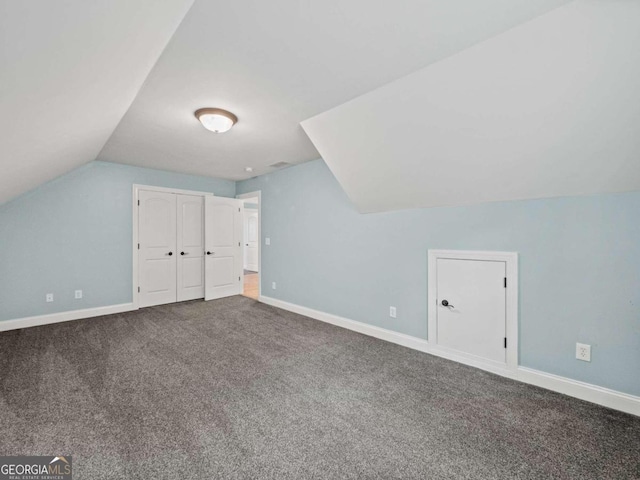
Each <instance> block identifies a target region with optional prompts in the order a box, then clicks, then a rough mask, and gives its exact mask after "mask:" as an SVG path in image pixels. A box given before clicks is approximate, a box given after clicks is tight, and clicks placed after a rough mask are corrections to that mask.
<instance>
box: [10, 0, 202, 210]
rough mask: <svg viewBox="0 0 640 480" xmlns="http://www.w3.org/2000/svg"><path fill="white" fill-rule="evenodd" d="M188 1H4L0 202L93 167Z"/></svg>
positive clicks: (169, 36)
mask: <svg viewBox="0 0 640 480" xmlns="http://www.w3.org/2000/svg"><path fill="white" fill-rule="evenodd" d="M192 2H193V0H163V1H162V2H158V1H155V0H135V1H131V0H65V1H51V0H25V1H21V0H15V1H12V0H0V204H1V203H4V202H5V201H7V200H8V199H10V198H12V197H14V196H16V195H19V194H21V193H23V192H25V191H27V190H30V189H32V188H34V187H36V186H37V185H39V184H41V183H44V182H46V181H48V180H50V179H52V178H54V177H56V176H58V175H61V174H62V173H65V172H67V171H69V170H71V169H73V168H75V167H77V166H79V165H82V164H84V163H87V162H90V161H92V160H95V158H96V156H97V155H98V153H99V152H100V150H101V149H102V147H103V145H104V143H105V142H106V141H107V139H108V138H109V136H110V135H111V134H112V132H113V130H114V129H115V127H116V126H117V125H118V122H119V121H120V119H121V118H122V116H123V115H124V113H125V112H126V111H127V108H128V107H129V106H130V104H131V102H132V101H133V99H134V98H135V96H136V93H137V92H138V90H139V89H140V87H141V86H142V83H143V82H144V80H145V78H146V76H147V75H148V73H149V71H150V70H151V68H152V67H153V65H154V64H155V62H156V60H157V59H158V57H159V56H160V54H161V53H162V50H163V49H164V47H165V46H166V44H167V42H168V41H169V40H170V38H171V36H172V34H173V32H174V31H175V29H176V28H177V27H178V25H179V23H180V21H181V20H182V18H183V17H184V15H185V14H186V12H187V11H188V9H189V7H190V6H191V4H192Z"/></svg>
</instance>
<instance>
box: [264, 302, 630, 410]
mask: <svg viewBox="0 0 640 480" xmlns="http://www.w3.org/2000/svg"><path fill="white" fill-rule="evenodd" d="M259 300H260V302H262V303H265V304H267V305H271V306H273V307H277V308H281V309H283V310H287V311H289V312H293V313H297V314H300V315H304V316H305V317H309V318H313V319H315V320H320V321H321V322H325V323H330V324H332V325H336V326H338V327H342V328H346V329H347V330H352V331H354V332H358V333H362V334H364V335H369V336H371V337H375V338H379V339H381V340H386V341H388V342H391V343H395V344H398V345H402V346H404V347H408V348H411V349H413V350H418V351H421V352H424V353H428V354H431V355H436V356H438V357H442V358H446V359H448V360H453V361H456V362H460V363H464V364H466V365H469V366H472V367H476V368H480V369H482V370H485V371H488V372H491V373H495V374H497V375H500V376H502V377H507V378H511V379H513V380H517V381H520V382H523V383H528V384H531V385H536V386H538V387H542V388H545V389H547V390H552V391H554V392H558V393H562V394H565V395H568V396H570V397H575V398H579V399H581V400H585V401H587V402H591V403H596V404H598V405H602V406H604V407H608V408H612V409H614V410H620V411H622V412H625V413H630V414H632V415H637V416H640V397H638V396H634V395H630V394H627V393H623V392H618V391H616V390H611V389H608V388H604V387H600V386H597V385H593V384H590V383H585V382H580V381H578V380H573V379H570V378H566V377H561V376H558V375H553V374H551V373H546V372H541V371H539V370H534V369H531V368H527V367H516V368H514V369H506V368H504V366H498V367H496V366H494V365H491V364H488V363H486V362H484V361H477V360H475V359H473V358H470V357H469V358H467V357H460V356H459V355H456V354H451V352H449V351H447V349H442V348H441V347H438V346H437V345H433V344H431V343H429V342H427V340H424V339H422V338H417V337H413V336H411V335H406V334H404V333H398V332H394V331H393V330H388V329H386V328H382V327H376V326H374V325H369V324H367V323H363V322H358V321H355V320H350V319H348V318H344V317H340V316H338V315H333V314H330V313H326V312H322V311H319V310H314V309H312V308H308V307H303V306H301V305H296V304H293V303H289V302H285V301H283V300H278V299H276V298H272V297H266V296H263V295H261V296H260V298H259Z"/></svg>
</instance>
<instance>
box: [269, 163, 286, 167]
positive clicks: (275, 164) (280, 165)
mask: <svg viewBox="0 0 640 480" xmlns="http://www.w3.org/2000/svg"><path fill="white" fill-rule="evenodd" d="M287 165H291V164H290V163H289V162H278V163H274V164H273V165H269V166H270V167H272V168H282V167H286V166H287Z"/></svg>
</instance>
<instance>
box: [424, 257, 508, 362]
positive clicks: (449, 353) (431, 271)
mask: <svg viewBox="0 0 640 480" xmlns="http://www.w3.org/2000/svg"><path fill="white" fill-rule="evenodd" d="M439 258H448V259H455V260H482V261H492V262H504V263H505V266H506V270H505V271H506V278H507V284H506V285H507V287H506V302H507V303H506V317H507V318H506V324H505V327H506V329H505V335H506V338H507V353H506V360H507V361H506V364H505V363H499V362H494V361H491V360H487V359H483V358H480V357H475V356H472V355H468V354H465V353H463V352H459V351H456V350H452V349H449V348H446V347H443V346H440V345H438V341H437V339H438V325H437V317H438V313H437V308H438V305H437V301H438V289H437V283H438V282H437V279H438V278H437V276H438V273H437V260H438V259H439ZM427 271H428V279H427V280H428V281H427V289H428V292H427V298H428V307H427V309H428V327H427V328H428V338H429V344H430V345H431V346H432V347H433V349H438V350H439V351H441V352H442V353H443V355H441V356H446V358H449V359H451V360H456V361H459V362H462V363H466V364H469V365H470V364H471V363H469V361H468V360H473V362H474V366H479V364H480V363H484V364H486V367H490V368H484V369H485V370H490V371H495V370H496V369H502V370H507V371H511V372H514V371H515V370H516V369H517V368H518V254H517V253H516V252H490V251H469V250H429V251H428V265H427ZM445 354H446V355H445ZM465 359H467V361H465ZM480 368H482V367H480Z"/></svg>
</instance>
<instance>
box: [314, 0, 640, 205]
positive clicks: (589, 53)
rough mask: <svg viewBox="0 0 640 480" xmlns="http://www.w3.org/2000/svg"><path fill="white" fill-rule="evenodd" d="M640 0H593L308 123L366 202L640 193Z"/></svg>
mask: <svg viewBox="0 0 640 480" xmlns="http://www.w3.org/2000/svg"><path fill="white" fill-rule="evenodd" d="M639 78H640V2H638V1H637V0H618V1H610V0H579V1H577V2H574V3H571V4H569V5H566V6H564V7H561V8H558V9H556V10H554V11H552V12H549V13H547V14H545V15H543V16H540V17H538V18H536V19H534V20H532V21H530V22H528V23H526V24H523V25H521V26H518V27H516V28H513V29H511V30H509V31H507V32H505V33H504V34H502V35H499V36H496V37H493V38H491V39H489V40H487V41H485V42H483V43H480V44H478V45H475V46H473V47H472V48H469V49H467V50H465V51H463V52H461V53H459V54H457V55H454V56H451V57H449V58H447V59H445V60H443V61H441V62H438V63H436V64H433V65H431V66H429V67H427V68H424V69H422V70H420V71H418V72H416V73H414V74H411V75H409V76H407V77H405V78H402V79H400V80H398V81H396V82H393V83H390V84H388V85H386V86H383V87H381V88H379V89H377V90H375V91H372V92H370V93H368V94H366V95H363V96H361V97H359V98H357V99H355V100H353V101H351V102H348V103H346V104H343V105H341V106H339V107H336V108H335V109H333V110H330V111H328V112H325V113H322V114H320V115H318V116H316V117H314V118H311V119H309V120H308V121H305V122H303V126H304V129H305V131H306V132H307V133H308V134H309V136H310V137H311V139H312V140H313V142H314V144H315V145H316V147H317V148H318V150H319V151H320V153H321V154H322V157H323V158H324V160H325V161H326V162H327V164H328V165H329V167H330V168H331V170H332V171H333V173H334V174H335V176H336V178H337V179H338V181H339V182H340V183H341V185H342V187H343V188H344V189H345V191H346V192H347V194H348V195H349V197H350V198H351V200H352V201H353V202H354V203H355V205H356V206H357V208H358V209H359V210H360V211H361V212H376V211H383V210H394V209H400V208H415V207H430V206H438V205H464V204H471V203H479V202H487V201H497V200H514V199H524V198H541V197H552V196H561V195H580V194H593V193H604V192H617V191H628V190H640V166H639V161H640V96H639V95H638V79H639Z"/></svg>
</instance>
